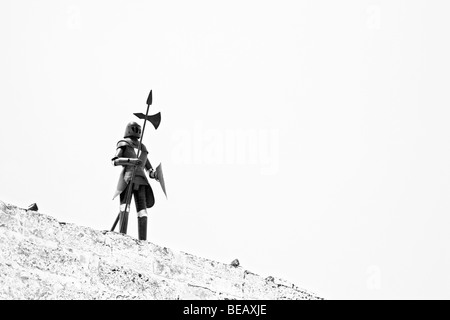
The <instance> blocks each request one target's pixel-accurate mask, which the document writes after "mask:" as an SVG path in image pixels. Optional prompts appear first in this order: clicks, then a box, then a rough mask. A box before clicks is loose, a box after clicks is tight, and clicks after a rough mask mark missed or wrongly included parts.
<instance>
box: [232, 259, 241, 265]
mask: <svg viewBox="0 0 450 320" xmlns="http://www.w3.org/2000/svg"><path fill="white" fill-rule="evenodd" d="M231 266H233V267H239V260H238V259H234V260H233V261H231Z"/></svg>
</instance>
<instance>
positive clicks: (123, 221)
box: [120, 204, 130, 234]
mask: <svg viewBox="0 0 450 320" xmlns="http://www.w3.org/2000/svg"><path fill="white" fill-rule="evenodd" d="M125 206H126V205H125V204H121V205H120V233H125V234H126V233H127V227H128V214H129V213H130V206H128V208H127V211H125Z"/></svg>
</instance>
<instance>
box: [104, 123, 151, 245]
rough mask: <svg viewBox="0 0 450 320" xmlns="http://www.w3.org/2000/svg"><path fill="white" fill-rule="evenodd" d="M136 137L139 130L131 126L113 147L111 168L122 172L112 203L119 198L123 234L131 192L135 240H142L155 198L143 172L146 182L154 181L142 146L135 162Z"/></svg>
mask: <svg viewBox="0 0 450 320" xmlns="http://www.w3.org/2000/svg"><path fill="white" fill-rule="evenodd" d="M139 137H140V126H139V125H138V124H137V123H135V122H131V123H129V124H128V126H127V129H126V131H125V137H124V139H123V140H120V141H119V142H118V143H117V147H116V154H115V156H114V157H113V158H112V159H111V161H112V162H113V164H114V165H115V166H118V165H121V166H122V167H123V168H122V172H121V173H120V176H119V181H118V184H117V189H116V192H115V194H114V197H113V199H115V198H116V197H117V196H118V195H119V196H120V197H119V198H120V214H119V217H120V232H121V233H127V226H128V215H129V212H130V206H129V205H128V207H127V208H126V200H127V199H126V197H127V193H128V189H129V188H132V191H131V192H132V196H133V198H134V201H135V205H136V211H137V216H138V234H139V235H138V236H139V240H146V239H147V209H148V208H151V207H153V205H154V204H155V198H154V196H153V191H152V188H151V186H150V184H149V182H148V180H147V177H146V175H145V170H148V172H149V177H150V178H154V179H156V174H155V172H154V171H153V168H152V165H151V164H150V161H149V160H148V158H147V156H148V151H147V148H146V147H145V145H143V144H142V145H141V152H140V154H139V159H138V158H137V152H138V148H139V143H140V142H139V141H138V138H139ZM133 170H135V177H134V180H133V181H131V179H132V176H133Z"/></svg>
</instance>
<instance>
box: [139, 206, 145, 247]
mask: <svg viewBox="0 0 450 320" xmlns="http://www.w3.org/2000/svg"><path fill="white" fill-rule="evenodd" d="M138 236H139V240H147V210H145V209H143V210H141V211H139V212H138Z"/></svg>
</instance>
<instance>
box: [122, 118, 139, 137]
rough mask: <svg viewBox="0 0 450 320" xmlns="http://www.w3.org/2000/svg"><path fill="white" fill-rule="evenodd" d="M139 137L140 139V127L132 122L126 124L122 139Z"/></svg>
mask: <svg viewBox="0 0 450 320" xmlns="http://www.w3.org/2000/svg"><path fill="white" fill-rule="evenodd" d="M140 137H141V126H140V125H139V124H137V123H136V122H134V121H133V122H130V123H128V124H127V127H126V129H125V135H124V138H140Z"/></svg>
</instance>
